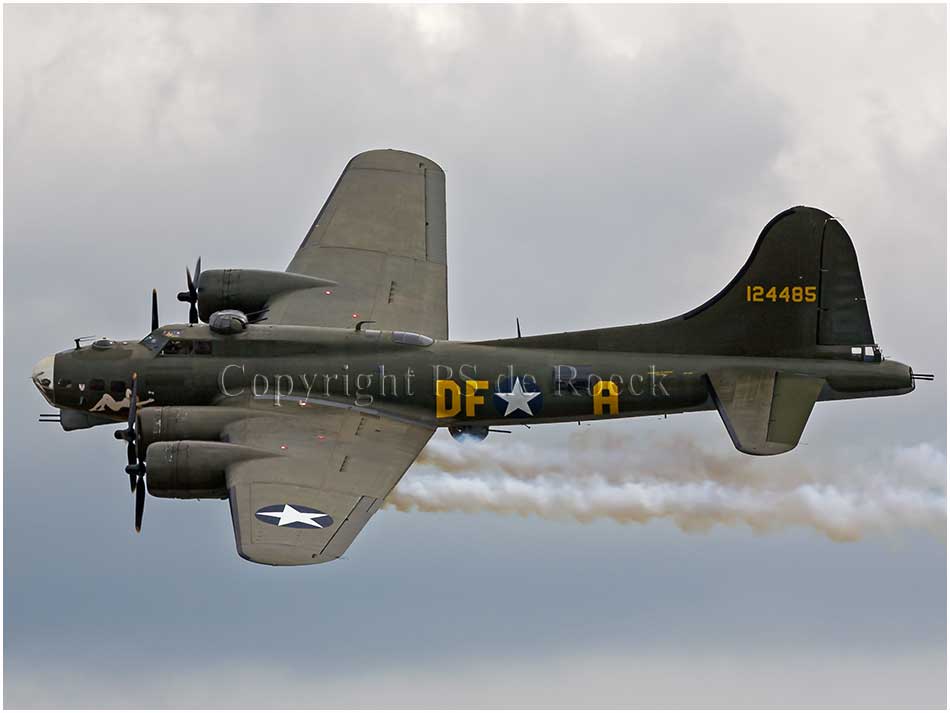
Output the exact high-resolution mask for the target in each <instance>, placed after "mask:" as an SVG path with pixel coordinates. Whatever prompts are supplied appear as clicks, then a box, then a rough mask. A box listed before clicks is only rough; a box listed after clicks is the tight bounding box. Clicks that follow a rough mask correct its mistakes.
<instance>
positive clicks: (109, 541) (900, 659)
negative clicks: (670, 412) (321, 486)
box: [3, 5, 947, 707]
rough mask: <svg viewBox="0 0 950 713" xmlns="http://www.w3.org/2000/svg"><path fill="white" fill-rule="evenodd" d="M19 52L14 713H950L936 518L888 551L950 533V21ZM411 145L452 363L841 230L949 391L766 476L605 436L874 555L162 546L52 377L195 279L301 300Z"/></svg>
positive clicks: (911, 18) (705, 440) (777, 541)
mask: <svg viewBox="0 0 950 713" xmlns="http://www.w3.org/2000/svg"><path fill="white" fill-rule="evenodd" d="M3 17H4V57H3V59H4V76H3V79H4V107H3V108H4V117H3V125H4V165H3V169H4V196H3V198H4V226H3V227H4V244H3V248H4V270H3V275H4V318H5V321H4V325H5V330H4V385H5V398H4V412H3V413H4V445H5V449H4V476H5V477H4V624H5V626H4V673H5V678H4V684H5V685H4V703H5V704H6V706H8V707H31V706H40V707H43V706H74V707H84V706H85V707H90V706H92V707H110V706H111V707H116V706H118V707H126V706H141V705H145V706H151V707H155V706H159V707H161V706H178V707H181V706H184V707H200V706H217V707H220V706H225V707H226V706H248V705H251V706H255V705H257V706H264V707H297V706H302V707H326V706H352V705H366V706H389V707H398V706H443V707H459V706H478V705H485V706H499V705H500V706H519V705H522V706H564V705H574V706H628V707H630V706H650V707H670V706H687V707H689V706H692V707H707V706H726V707H739V706H752V707H756V706H783V707H797V706H852V707H853V706H859V707H860V706H864V707H879V706H900V707H913V706H928V707H944V706H945V702H946V677H945V668H946V654H945V651H946V538H945V514H944V516H943V519H942V521H939V517H938V523H937V524H938V526H937V527H935V526H934V520H933V518H932V517H931V518H930V519H929V520H927V521H925V519H923V518H915V517H907V518H903V519H899V520H894V519H893V518H890V515H891V514H892V513H891V511H890V510H888V507H887V504H886V503H881V502H879V501H877V500H875V499H874V498H875V497H876V493H878V492H879V491H878V490H874V491H871V490H866V491H865V490H862V489H861V482H862V478H863V476H865V475H867V476H868V478H871V477H872V476H873V478H874V480H875V482H876V483H880V482H882V481H886V484H888V485H894V487H898V486H902V485H906V486H907V487H912V488H916V490H912V492H911V495H913V496H914V497H918V498H919V499H922V500H927V501H928V502H930V503H933V502H937V503H938V504H942V508H943V510H944V513H945V501H946V494H945V493H946V487H945V479H944V476H943V473H944V471H945V468H946V438H945V436H946V381H945V377H944V375H945V373H946V354H945V350H946V310H945V306H946V287H947V285H946V240H947V225H946V211H947V204H946V190H947V185H946V170H947V163H946V148H947V147H946V101H947V97H946V64H945V62H946V10H945V8H943V7H939V6H927V7H910V6H902V7H890V6H873V7H860V6H853V5H852V6H840V7H811V6H797V7H779V6H768V7H750V6H736V7H715V6H705V5H704V6H678V7H659V8H657V7H643V6H638V7H612V6H611V7H603V6H597V7H595V6H590V7H570V6H557V7H541V6H531V7H506V6H485V7H480V6H471V5H468V6H456V7H439V6H425V7H411V8H409V7H406V8H404V7H372V6H358V7H320V6H300V5H295V6H277V5H271V6H263V7H253V6H250V7H230V6H208V7H200V6H189V7H181V6H154V7H125V6H116V5H110V6H71V7H64V6H53V5H45V6H15V5H14V6H11V5H7V6H5V7H4V15H3ZM387 147H388V148H399V149H405V150H410V151H414V152H418V153H422V154H425V155H427V156H429V157H431V158H432V159H433V160H435V161H437V162H438V163H439V164H440V165H441V166H442V167H443V168H444V169H445V172H446V176H447V209H448V254H449V323H450V332H451V336H452V338H454V339H485V338H491V337H500V336H510V335H513V333H514V320H515V316H516V315H517V316H519V317H520V319H521V324H522V327H523V329H524V331H525V333H529V334H530V333H541V332H546V331H562V330H565V329H583V328H590V327H596V326H608V325H617V324H628V323H635V322H645V321H652V320H655V319H662V318H665V317H669V316H672V315H675V314H679V313H681V312H683V311H685V310H687V309H690V308H692V307H694V306H696V305H698V304H700V303H702V302H703V301H705V300H706V299H708V298H709V297H710V296H712V295H713V294H715V293H716V292H717V291H718V290H719V289H720V288H721V287H722V286H723V285H724V284H726V282H728V280H729V279H731V278H732V276H733V275H734V274H735V272H736V271H737V270H738V268H739V267H740V266H741V265H742V263H743V262H744V261H745V259H746V257H747V256H748V254H749V252H750V250H751V248H752V246H753V244H754V241H755V238H756V237H757V235H758V233H759V231H760V230H761V228H762V227H763V226H764V225H765V223H766V222H767V221H768V220H769V219H770V218H771V217H772V216H774V215H775V214H776V213H778V212H779V211H781V210H783V209H785V208H787V207H789V206H791V205H800V204H806V205H815V206H817V207H820V208H823V209H825V210H827V211H829V212H830V213H832V214H833V215H835V216H837V217H838V218H839V219H840V220H841V222H842V224H843V225H844V226H845V228H846V229H847V230H848V231H849V233H850V234H851V236H852V238H853V240H854V243H855V246H856V249H857V253H858V258H859V261H860V266H861V271H862V276H863V279H864V286H865V291H866V293H867V297H868V305H869V310H870V315H871V321H872V325H873V328H874V334H875V337H876V339H877V340H878V342H879V343H880V344H881V346H882V348H883V351H884V353H885V354H886V355H887V356H890V357H893V358H895V359H899V360H901V361H903V362H906V363H909V364H911V365H913V366H914V367H915V369H917V370H918V371H923V372H935V373H936V374H937V375H938V376H937V381H935V382H934V383H932V384H926V383H925V384H923V385H922V386H921V387H919V388H918V390H917V391H916V392H915V393H913V394H910V395H907V396H904V397H900V398H890V399H877V400H868V401H861V402H843V403H826V404H820V405H818V406H817V407H816V409H815V413H814V414H813V416H812V419H811V421H810V423H809V426H808V428H807V430H806V431H805V437H804V439H803V443H802V445H801V446H800V447H799V448H798V449H797V450H796V451H795V452H794V453H792V454H789V455H787V456H778V457H777V459H758V460H756V461H755V462H754V464H751V465H749V464H748V461H747V460H743V459H744V457H742V456H738V455H737V454H736V453H735V451H734V450H733V446H732V444H731V442H730V441H729V439H728V437H727V435H726V433H725V430H724V428H723V426H722V423H721V421H720V419H719V418H718V416H717V415H716V414H715V413H705V414H693V415H683V416H676V417H671V418H670V419H667V420H657V419H641V420H627V421H623V422H619V423H612V424H597V425H593V426H583V427H580V428H584V429H588V430H589V431H591V433H594V429H597V433H600V434H601V435H603V434H609V435H610V436H611V437H612V438H614V439H615V441H622V442H623V443H624V444H625V445H624V446H623V447H625V448H628V449H630V452H631V453H637V452H640V451H643V452H646V451H648V450H649V449H653V450H652V451H650V452H657V449H662V448H668V447H670V444H674V443H680V444H683V443H688V444H689V447H690V448H696V449H700V450H701V452H702V453H703V454H704V456H703V457H709V458H716V459H719V460H718V461H717V462H721V463H726V464H735V469H734V471H733V472H741V474H742V477H745V478H747V479H748V481H749V483H750V487H753V488H760V489H764V488H768V487H770V483H772V482H774V480H776V479H778V480H780V479H783V478H786V479H787V477H790V476H789V475H788V474H789V473H793V472H794V473H799V472H801V473H804V472H807V473H809V474H810V475H809V478H810V479H811V480H809V483H810V484H811V485H813V486H816V487H819V489H820V486H823V485H827V486H829V487H830V486H832V485H835V486H837V485H840V484H841V483H842V482H843V481H842V478H843V475H842V474H845V475H846V477H847V484H848V487H851V488H852V489H853V492H854V493H856V497H863V498H865V500H866V502H865V503H864V505H865V506H867V507H866V510H867V511H871V512H874V513H877V515H876V517H877V518H878V519H877V520H875V521H873V522H872V523H871V525H872V526H869V527H867V528H863V529H861V530H860V532H859V533H858V537H857V539H855V540H854V541H849V542H840V541H836V540H835V539H833V538H832V537H829V535H828V532H827V531H822V529H821V528H820V527H818V526H799V525H796V524H794V523H793V524H791V525H790V526H788V527H780V526H778V525H782V524H784V523H778V524H777V525H776V527H774V528H771V529H770V530H769V531H768V532H766V533H764V534H762V533H759V532H757V531H755V530H753V529H750V528H749V527H748V526H747V525H744V524H741V519H740V522H739V523H738V524H735V525H731V526H726V525H714V526H713V527H711V528H709V529H705V530H702V531H699V532H683V531H681V529H680V528H679V527H677V522H676V521H675V520H670V519H666V518H662V517H661V518H658V519H655V520H652V521H650V522H649V523H647V524H619V523H616V522H613V521H610V520H594V521H593V522H590V523H584V524H582V523H578V522H574V521H572V520H570V519H566V520H562V519H553V520H548V519H541V518H539V517H534V516H529V517H519V516H517V515H499V514H494V513H489V512H472V513H458V512H450V513H420V512H414V511H413V512H408V513H406V512H397V511H394V510H385V511H383V512H381V513H380V514H379V515H377V516H376V518H374V520H373V521H372V523H371V524H370V525H369V526H368V527H367V528H366V530H365V531H364V532H363V533H362V535H361V536H360V538H359V539H358V540H357V542H356V543H355V544H354V545H353V547H352V548H351V549H350V550H349V552H348V554H347V559H345V560H342V561H340V562H336V563H333V564H330V565H325V566H318V567H307V568H289V569H274V568H267V567H259V566H254V565H251V564H248V563H246V562H244V561H243V560H240V559H239V558H238V557H237V555H236V554H235V551H234V544H233V538H232V531H231V524H230V519H229V517H228V511H227V506H226V504H225V503H221V502H190V501H184V502H181V501H170V500H167V501H163V500H156V499H154V498H151V499H149V502H148V504H147V506H146V514H145V527H144V532H143V533H142V534H141V535H138V536H137V535H136V534H135V533H134V531H133V529H132V501H131V500H130V496H129V492H128V486H127V480H126V477H125V474H124V473H123V472H122V468H123V465H124V452H123V449H122V448H121V447H119V446H118V445H117V444H116V442H115V441H114V439H113V438H112V434H111V430H112V429H94V430H91V431H86V432H79V433H72V434H64V433H63V432H62V431H60V430H59V429H58V427H56V426H49V425H45V426H44V425H41V424H37V423H36V422H35V416H36V414H37V413H39V412H41V411H47V410H49V409H48V407H47V405H46V404H45V402H43V401H42V399H41V398H40V396H39V394H38V393H36V391H35V389H34V388H33V386H32V385H31V384H30V382H29V381H28V379H27V377H28V374H29V369H30V366H31V365H32V364H33V363H34V362H35V361H37V360H38V359H39V358H40V357H42V356H44V355H45V354H49V353H52V352H55V351H59V350H62V349H65V348H68V347H69V346H70V343H71V340H72V338H73V337H76V336H79V335H86V334H93V333H96V334H105V335H109V336H113V337H122V338H130V337H137V336H141V335H144V333H145V332H146V331H147V329H148V321H149V316H148V300H149V295H148V292H149V290H150V288H152V287H157V288H158V289H159V293H160V298H161V315H162V320H163V321H165V322H172V321H180V320H183V319H184V318H185V316H186V311H185V310H186V308H184V307H183V306H182V305H181V304H179V303H177V302H175V301H174V295H175V293H176V292H177V291H178V290H180V289H182V287H183V282H184V266H185V265H186V264H192V263H193V262H194V260H195V258H196V257H197V256H198V255H199V254H200V255H202V256H203V258H204V264H205V265H206V266H207V267H258V268H266V269H283V268H284V267H285V266H286V264H287V262H288V261H289V259H290V257H291V255H292V253H293V251H294V250H295V249H296V247H297V245H298V244H299V241H300V239H301V236H302V235H303V233H304V232H305V231H306V230H307V228H308V227H309V226H310V224H311V222H312V220H313V217H314V216H315V215H316V213H317V211H318V210H319V208H320V206H321V205H322V204H323V202H324V200H325V199H326V196H327V194H328V193H329V191H330V189H331V188H332V186H333V184H334V181H335V180H336V178H337V176H338V175H339V173H340V172H341V171H342V169H343V166H344V165H345V163H346V161H347V160H348V159H349V158H350V157H351V156H352V155H354V154H356V153H358V152H360V151H363V150H366V149H370V148H387ZM578 428H579V427H578V426H576V425H563V426H547V427H544V428H535V429H532V430H531V431H527V430H525V431H523V432H522V431H518V432H516V433H515V434H512V435H511V436H497V437H496V436H493V437H492V438H491V439H489V440H488V441H486V443H485V444H484V447H487V448H490V449H491V453H492V454H493V455H492V457H494V458H497V457H505V456H504V454H505V453H508V452H511V451H509V450H506V449H512V448H514V447H515V446H517V447H519V448H522V447H523V449H524V452H526V453H529V454H530V453H538V454H550V453H552V452H554V453H556V452H557V451H556V450H553V449H555V448H556V447H558V446H561V447H563V444H564V443H566V442H570V439H571V438H572V436H573V435H576V433H577V431H578ZM443 435H444V434H443ZM437 438H439V439H440V443H439V445H440V446H442V445H447V444H453V443H454V442H452V441H450V440H449V441H447V444H443V443H441V441H442V440H445V439H443V438H442V436H437ZM505 438H506V439H508V440H507V441H506V440H502V439H505ZM496 439H497V440H496ZM581 440H582V441H583V442H587V441H590V439H587V441H584V440H583V439H581ZM499 441H500V442H499ZM594 442H596V439H595V441H594ZM679 450H680V449H677V451H679ZM660 452H662V451H660ZM486 458H487V456H486ZM783 459H784V460H783ZM424 470H425V468H417V469H415V470H414V471H410V473H409V474H408V475H407V476H406V478H407V481H406V482H407V483H408V482H410V480H411V479H412V478H420V477H422V476H423V475H425V474H426V472H423V471H424ZM430 470H431V468H430ZM414 473H415V475H414ZM934 473H936V474H937V475H936V477H935V476H934ZM578 475H581V474H578ZM445 477H450V476H445ZM908 484H909V485H908ZM855 489H856V490H855ZM849 492H852V491H849ZM915 512H916V511H915ZM889 518H890V519H889ZM941 530H942V531H943V533H944V534H941V532H940V531H941Z"/></svg>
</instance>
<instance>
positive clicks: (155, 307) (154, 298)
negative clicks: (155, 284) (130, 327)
mask: <svg viewBox="0 0 950 713" xmlns="http://www.w3.org/2000/svg"><path fill="white" fill-rule="evenodd" d="M156 329H158V290H156V289H152V331H153V332H154V331H155V330H156Z"/></svg>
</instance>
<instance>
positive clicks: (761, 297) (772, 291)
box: [745, 285, 818, 302]
mask: <svg viewBox="0 0 950 713" xmlns="http://www.w3.org/2000/svg"><path fill="white" fill-rule="evenodd" d="M817 299H818V288H817V287H815V286H814V285H805V286H802V285H795V286H794V287H789V286H788V285H786V286H785V287H777V286H775V285H772V286H771V287H765V286H763V285H746V288H745V301H746V302H765V301H766V300H768V301H769V302H778V301H779V300H781V301H782V302H814V301H816V300H817Z"/></svg>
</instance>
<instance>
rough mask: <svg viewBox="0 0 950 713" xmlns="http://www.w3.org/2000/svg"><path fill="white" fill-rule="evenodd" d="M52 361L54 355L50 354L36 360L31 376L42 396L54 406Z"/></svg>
mask: <svg viewBox="0 0 950 713" xmlns="http://www.w3.org/2000/svg"><path fill="white" fill-rule="evenodd" d="M53 361H54V356H53V355H52V354H51V355H50V356H47V357H43V358H42V359H40V360H39V361H38V362H36V364H35V365H34V366H33V375H32V377H31V378H32V379H33V383H34V384H36V388H37V389H39V390H40V393H41V394H43V398H45V399H46V400H47V401H49V402H50V404H51V405H53V406H55V404H54V403H53Z"/></svg>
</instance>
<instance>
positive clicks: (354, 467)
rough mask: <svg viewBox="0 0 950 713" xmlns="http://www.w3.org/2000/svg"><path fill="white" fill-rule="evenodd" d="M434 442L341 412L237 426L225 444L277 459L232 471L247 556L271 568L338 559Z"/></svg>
mask: <svg viewBox="0 0 950 713" xmlns="http://www.w3.org/2000/svg"><path fill="white" fill-rule="evenodd" d="M308 408H310V407H308ZM432 433H433V431H432V429H429V428H425V427H421V426H415V425H412V424H408V423H403V422H399V421H394V420H390V419H387V418H381V417H374V416H369V415H365V414H360V413H356V412H354V411H350V410H345V409H338V408H333V407H313V408H312V410H311V411H309V412H308V413H307V414H306V415H299V416H291V417H287V416H267V415H263V416H261V417H257V418H248V419H245V420H242V421H239V422H237V423H234V424H232V425H231V426H230V427H229V428H228V432H227V433H226V434H225V435H226V439H227V440H228V441H229V442H231V443H237V444H240V445H244V446H249V447H251V448H253V449H255V451H257V452H261V451H264V452H271V453H274V455H275V457H273V458H261V459H255V460H248V461H243V462H239V463H235V464H234V465H232V466H230V467H229V468H228V470H227V475H226V482H227V490H228V498H229V500H230V503H231V518H232V522H233V524H234V537H235V542H236V545H237V550H238V554H240V555H241V557H243V558H245V559H247V560H250V561H252V562H259V563H262V564H270V565H302V564H318V563H320V562H328V561H330V560H333V559H336V558H338V557H339V556H340V555H342V554H343V553H344V552H345V551H346V549H347V548H348V547H349V546H350V543H352V542H353V539H354V538H355V537H356V535H357V534H359V532H360V530H362V528H363V526H364V525H365V524H366V523H367V522H368V521H369V519H370V517H372V516H373V514H374V513H375V512H376V511H377V510H378V509H379V508H380V507H381V506H382V504H383V502H384V501H385V499H386V496H387V495H388V494H389V492H390V491H391V490H392V489H393V488H394V487H395V485H396V483H398V482H399V479H400V478H401V477H402V476H403V474H404V473H405V472H406V470H407V469H408V468H409V466H410V465H412V462H413V461H414V460H415V458H416V456H417V455H418V453H419V451H421V450H422V448H423V447H424V446H425V444H426V442H427V441H428V440H429V438H430V437H431V435H432Z"/></svg>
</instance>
